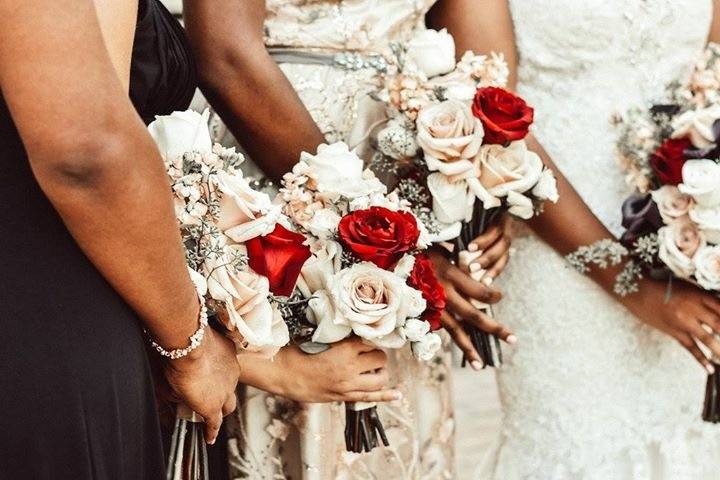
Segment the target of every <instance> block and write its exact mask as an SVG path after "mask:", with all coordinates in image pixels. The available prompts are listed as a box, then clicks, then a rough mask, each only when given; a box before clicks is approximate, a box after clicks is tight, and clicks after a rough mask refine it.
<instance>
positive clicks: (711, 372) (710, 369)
mask: <svg viewBox="0 0 720 480" xmlns="http://www.w3.org/2000/svg"><path fill="white" fill-rule="evenodd" d="M705 370H707V372H708V373H709V374H710V375H712V374H713V373H715V367H713V366H712V365H705Z"/></svg>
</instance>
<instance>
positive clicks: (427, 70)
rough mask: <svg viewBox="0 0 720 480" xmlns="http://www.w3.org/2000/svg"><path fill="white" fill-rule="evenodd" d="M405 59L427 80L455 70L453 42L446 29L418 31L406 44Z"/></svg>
mask: <svg viewBox="0 0 720 480" xmlns="http://www.w3.org/2000/svg"><path fill="white" fill-rule="evenodd" d="M407 57H408V59H409V60H411V61H412V62H413V63H414V64H415V65H416V66H417V67H418V68H419V69H420V71H422V72H423V73H424V74H425V75H426V76H427V77H428V78H431V77H435V76H437V75H442V74H444V73H448V72H451V71H452V70H454V69H455V40H453V37H452V35H450V34H449V33H448V32H447V30H446V29H444V28H443V29H442V30H439V31H438V30H430V29H427V30H420V31H418V32H417V33H416V34H415V36H414V37H413V38H411V39H410V41H409V42H408V43H407Z"/></svg>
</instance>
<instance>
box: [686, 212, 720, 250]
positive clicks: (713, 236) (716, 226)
mask: <svg viewBox="0 0 720 480" xmlns="http://www.w3.org/2000/svg"><path fill="white" fill-rule="evenodd" d="M690 220H692V221H693V222H695V223H696V224H697V226H698V227H699V228H700V230H702V232H703V233H704V234H705V237H706V238H707V240H708V242H710V243H720V205H718V206H716V207H712V208H703V207H699V206H695V207H693V208H691V209H690Z"/></svg>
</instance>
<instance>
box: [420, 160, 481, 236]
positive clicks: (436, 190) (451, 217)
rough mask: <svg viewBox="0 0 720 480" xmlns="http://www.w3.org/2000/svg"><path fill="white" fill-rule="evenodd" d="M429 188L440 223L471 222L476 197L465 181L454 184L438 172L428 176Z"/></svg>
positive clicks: (434, 210)
mask: <svg viewBox="0 0 720 480" xmlns="http://www.w3.org/2000/svg"><path fill="white" fill-rule="evenodd" d="M427 186H428V190H429V191H430V194H431V195H432V207H433V212H434V213H435V216H436V217H437V219H438V220H439V221H440V222H442V223H454V222H462V221H467V220H470V217H472V211H473V203H474V202H475V195H474V194H473V193H472V192H471V191H470V190H469V188H468V184H467V182H466V181H465V180H458V181H455V182H453V181H451V180H450V178H449V177H447V176H446V175H443V174H442V173H439V172H436V173H431V174H430V175H428V177H427Z"/></svg>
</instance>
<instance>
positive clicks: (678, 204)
mask: <svg viewBox="0 0 720 480" xmlns="http://www.w3.org/2000/svg"><path fill="white" fill-rule="evenodd" d="M650 194H651V195H652V198H653V201H654V202H655V203H656V204H657V206H658V210H659V211H660V216H661V217H662V219H663V222H665V223H667V224H670V223H673V222H674V221H676V220H677V219H679V218H683V217H685V216H686V215H687V214H688V213H689V212H690V208H691V207H692V206H693V200H692V197H690V196H689V195H685V194H684V193H682V192H681V191H680V189H679V188H678V187H676V186H674V185H663V186H662V187H660V188H659V189H657V190H654V191H652V192H650Z"/></svg>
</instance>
